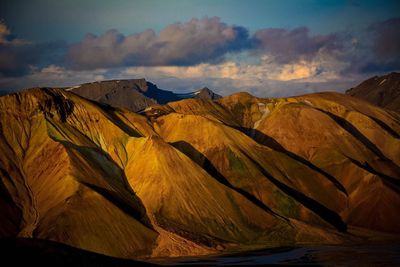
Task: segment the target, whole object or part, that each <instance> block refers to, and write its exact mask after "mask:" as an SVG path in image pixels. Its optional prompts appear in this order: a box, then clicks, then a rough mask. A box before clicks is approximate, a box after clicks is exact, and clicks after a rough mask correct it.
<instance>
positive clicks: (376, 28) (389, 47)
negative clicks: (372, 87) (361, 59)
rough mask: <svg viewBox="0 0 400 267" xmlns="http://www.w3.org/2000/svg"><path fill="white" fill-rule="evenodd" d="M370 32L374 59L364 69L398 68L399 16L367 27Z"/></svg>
mask: <svg viewBox="0 0 400 267" xmlns="http://www.w3.org/2000/svg"><path fill="white" fill-rule="evenodd" d="M369 30H370V31H371V32H372V38H373V40H374V41H373V47H372V51H373V54H374V61H373V62H369V64H367V65H366V66H365V70H367V71H368V70H369V71H371V70H372V71H374V70H376V69H382V70H383V71H388V70H393V69H400V18H393V19H389V20H386V21H383V22H380V23H376V24H373V25H372V26H371V27H369Z"/></svg>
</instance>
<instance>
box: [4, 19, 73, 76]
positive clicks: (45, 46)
mask: <svg viewBox="0 0 400 267" xmlns="http://www.w3.org/2000/svg"><path fill="white" fill-rule="evenodd" d="M66 48H67V44H66V43H65V42H63V41H58V42H47V43H38V44H34V43H29V42H27V41H25V40H21V39H17V38H16V37H15V36H14V35H12V34H11V33H10V30H9V29H8V27H7V26H6V24H5V23H4V22H0V76H3V77H14V76H22V75H25V74H27V73H29V72H30V71H31V70H32V69H34V68H38V67H39V68H40V67H43V66H46V65H48V64H57V63H60V64H61V63H62V60H63V55H64V53H65V50H66Z"/></svg>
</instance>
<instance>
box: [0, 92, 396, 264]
mask: <svg viewBox="0 0 400 267" xmlns="http://www.w3.org/2000/svg"><path fill="white" fill-rule="evenodd" d="M148 90H149V89H148ZM0 110H1V113H0V196H1V197H0V211H1V213H2V219H1V221H0V238H17V237H18V238H37V239H42V240H49V241H54V242H58V243H62V244H65V245H68V246H72V247H75V248H79V249H83V250H88V251H91V252H95V253H101V254H105V255H108V256H113V257H119V258H129V259H137V258H143V257H162V256H183V255H204V254H211V253H221V252H222V251H225V252H227V251H242V250H249V249H258V248H263V247H268V246H282V245H286V246H293V245H295V244H339V243H344V242H365V241H366V240H368V239H381V238H396V239H398V238H399V234H400V230H399V228H398V224H397V222H398V221H400V214H399V213H398V210H400V181H399V180H400V168H399V165H400V153H398V152H399V151H400V116H399V115H397V114H396V113H390V112H388V111H387V110H385V109H381V108H379V107H376V106H373V105H370V104H368V103H366V102H364V101H362V100H358V99H357V98H353V97H350V96H347V95H343V94H339V93H318V94H312V95H304V96H299V97H291V98H280V99H261V98H257V97H254V96H251V95H249V94H247V93H238V94H234V95H231V96H227V97H224V98H221V99H219V100H217V101H211V100H204V99H184V100H180V101H176V102H170V103H168V104H166V105H160V104H158V105H154V106H152V107H151V108H148V109H146V110H145V111H144V112H143V115H140V114H137V113H134V112H130V111H128V110H127V109H119V108H116V107H112V106H110V105H106V104H103V103H100V102H96V101H93V100H89V99H86V98H84V97H81V96H79V95H77V94H75V93H73V92H71V91H67V90H62V89H51V88H34V89H30V90H25V91H22V92H19V93H13V94H10V95H7V96H3V97H0Z"/></svg>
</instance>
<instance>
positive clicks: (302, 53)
mask: <svg viewBox="0 0 400 267" xmlns="http://www.w3.org/2000/svg"><path fill="white" fill-rule="evenodd" d="M252 39H253V45H254V47H255V48H256V49H258V50H260V51H262V52H263V53H268V54H270V55H273V56H274V58H275V60H276V61H277V62H279V63H290V62H293V61H298V60H300V59H303V60H310V59H312V58H313V57H315V56H316V55H317V54H319V53H327V54H331V53H333V52H334V51H337V50H340V49H341V48H342V40H341V38H339V36H338V35H337V34H328V35H310V31H309V29H308V28H306V27H299V28H294V29H291V30H289V29H280V28H267V29H262V30H259V31H257V32H255V34H254V36H253V38H252Z"/></svg>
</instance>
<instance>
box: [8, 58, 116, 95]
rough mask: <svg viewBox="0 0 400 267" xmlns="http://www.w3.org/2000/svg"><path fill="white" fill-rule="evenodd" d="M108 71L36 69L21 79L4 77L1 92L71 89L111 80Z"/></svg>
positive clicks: (51, 66)
mask: <svg viewBox="0 0 400 267" xmlns="http://www.w3.org/2000/svg"><path fill="white" fill-rule="evenodd" d="M108 72H109V71H108V70H106V69H98V70H90V71H74V70H68V69H66V68H64V67H62V66H57V65H48V66H46V67H43V68H41V69H40V68H35V69H34V70H32V72H31V73H29V74H27V75H25V76H24V77H23V78H21V77H4V78H2V79H0V94H1V90H6V91H11V90H10V88H12V89H14V90H16V89H17V90H19V89H23V88H31V87H70V86H73V85H77V84H81V83H85V82H93V81H101V80H106V79H110V78H111V77H109V76H107V73H108Z"/></svg>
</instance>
